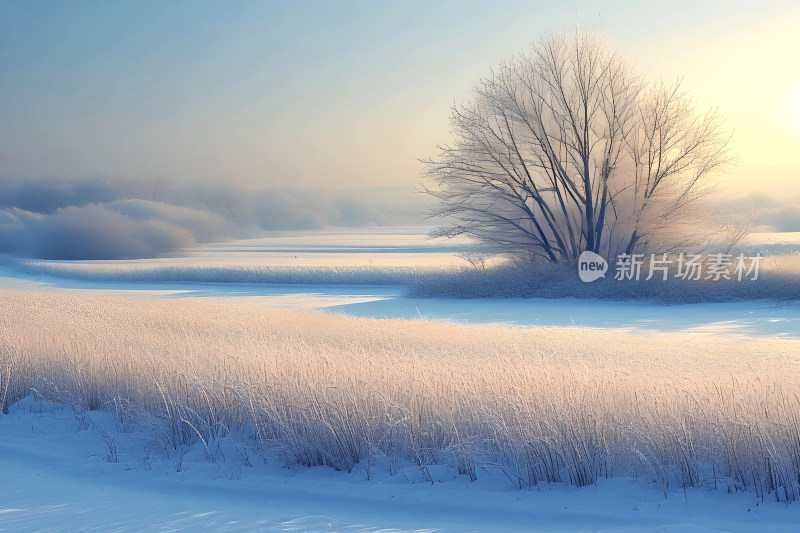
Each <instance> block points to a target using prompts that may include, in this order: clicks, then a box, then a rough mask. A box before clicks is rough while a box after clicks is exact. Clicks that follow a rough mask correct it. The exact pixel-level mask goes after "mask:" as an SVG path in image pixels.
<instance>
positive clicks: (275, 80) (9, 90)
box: [0, 0, 800, 188]
mask: <svg viewBox="0 0 800 533" xmlns="http://www.w3.org/2000/svg"><path fill="white" fill-rule="evenodd" d="M753 4H755V3H753V2H701V1H688V2H686V1H677V2H667V3H664V4H662V5H645V3H638V2H630V3H629V2H621V1H613V2H608V1H606V2H563V3H557V2H488V1H485V2H474V1H470V2H424V1H404V2H399V1H398V2H333V1H331V2H243V1H235V2H209V1H199V0H194V1H173V2H163V1H133V0H131V1H128V2H122V1H109V0H92V1H86V0H75V1H70V2H61V1H42V2H31V1H25V0H20V1H17V0H0V176H4V177H12V178H27V177H44V176H58V177H67V178H70V177H84V176H97V175H103V176H110V177H114V176H120V177H128V178H130V177H142V178H144V179H152V178H154V177H162V178H166V179H169V178H176V179H186V180H203V181H220V180H236V181H241V182H250V183H258V184H260V185H268V186H280V187H298V188H307V187H318V186H322V187H325V188H340V187H351V186H372V185H413V184H415V183H417V181H418V180H419V165H418V164H417V162H416V159H417V158H419V157H423V156H426V155H430V154H432V153H433V152H434V148H435V145H436V144H437V143H445V142H447V141H448V140H449V127H448V122H447V120H448V113H449V106H450V105H451V104H452V103H453V101H456V100H463V99H465V98H468V96H469V90H470V88H471V87H472V85H473V84H474V83H475V82H476V81H477V79H478V78H479V77H480V76H482V75H485V74H486V73H487V72H488V70H489V69H490V68H491V67H492V66H494V65H496V64H497V63H498V62H499V61H501V60H502V59H503V58H505V57H508V56H510V55H511V54H513V53H515V52H518V51H521V50H524V49H525V48H527V47H528V46H529V45H530V43H531V42H533V41H535V40H537V39H538V38H540V37H541V36H542V35H543V34H544V33H546V32H547V31H549V30H557V29H567V30H569V29H572V28H574V27H575V26H576V24H577V26H578V27H579V28H586V29H594V30H601V31H603V32H604V33H606V34H607V35H608V36H609V38H610V40H611V41H612V42H614V43H615V44H617V45H618V46H619V47H620V48H621V49H623V50H624V51H626V52H627V53H628V55H629V56H630V57H631V58H632V59H633V60H634V61H636V62H637V63H638V65H639V66H640V68H642V69H643V70H645V71H647V72H649V73H650V74H659V75H664V76H666V77H668V78H672V77H675V76H678V75H681V74H685V75H686V86H687V88H689V89H691V90H693V92H695V94H696V95H697V96H698V99H699V100H700V102H701V103H703V104H708V105H712V104H713V105H718V106H719V107H720V109H721V110H722V111H723V113H724V114H726V115H728V116H730V117H731V122H732V125H733V126H735V127H736V128H737V142H738V143H739V146H737V148H738V149H739V152H740V154H741V155H742V161H741V164H740V167H739V168H738V169H737V170H736V172H735V174H734V181H735V184H736V185H737V187H745V188H747V187H748V185H747V184H748V180H749V179H755V178H756V177H757V176H754V175H753V174H754V173H757V172H760V171H761V170H763V169H764V168H765V165H766V166H769V165H772V166H771V167H769V168H770V169H771V170H770V173H771V175H773V177H774V178H773V179H774V181H775V182H776V183H795V182H796V181H795V180H796V179H797V177H798V176H797V169H798V165H797V160H796V157H795V156H794V155H793V154H792V155H791V156H788V159H787V156H786V154H785V153H784V154H783V155H781V157H780V158H777V157H776V156H775V155H770V154H772V153H773V152H774V153H775V154H778V153H783V152H785V150H782V151H781V150H778V149H776V146H777V147H778V148H780V147H783V146H784V145H785V146H786V147H790V146H796V143H797V142H798V141H800V129H798V128H797V127H796V123H797V122H798V121H800V90H799V89H800V73H798V71H797V67H796V63H797V58H796V54H797V50H800V42H799V41H798V38H797V37H796V34H797V33H798V28H800V16H799V15H800V8H798V7H797V3H796V2H767V3H761V5H760V6H758V7H755V6H754V5H753ZM787 60H790V61H789V62H787ZM792 106H796V107H792ZM787 118H788V120H787ZM772 137H775V138H774V139H773V138H772ZM742 141H743V142H744V144H743V145H742V144H741V143H742ZM781 143H783V144H781ZM742 148H744V149H742ZM751 177H752V178H751Z"/></svg>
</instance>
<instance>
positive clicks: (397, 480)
mask: <svg viewBox="0 0 800 533" xmlns="http://www.w3.org/2000/svg"><path fill="white" fill-rule="evenodd" d="M0 435H2V437H1V438H0V472H1V473H2V475H0V531H78V530H82V531H275V532H278V531H293V532H297V533H303V532H315V531H326V532H343V533H344V532H348V533H360V532H386V533H389V532H400V531H404V532H405V531H408V532H433V531H441V532H461V531H465V532H466V531H487V532H489V531H491V532H495V531H496V532H504V531H508V532H514V531H520V532H523V531H525V532H562V531H563V532H567V531H587V532H588V531H597V532H608V533H637V532H647V531H652V532H658V533H673V532H674V533H715V532H753V531H759V532H763V533H769V532H791V531H797V527H798V524H800V507H798V506H797V505H788V506H787V505H785V504H782V503H776V502H774V501H767V502H761V501H760V500H757V499H756V498H755V497H754V495H753V494H748V493H734V494H725V493H724V492H722V491H710V490H707V489H688V490H686V491H685V492H683V491H679V490H673V491H672V492H671V494H670V495H669V497H668V498H666V499H665V498H664V496H663V494H662V493H661V491H660V489H658V488H655V487H653V486H650V485H648V484H646V483H643V482H635V481H633V480H631V479H608V480H606V479H603V480H600V481H599V482H598V484H597V485H595V486H589V487H583V488H580V489H579V488H575V487H569V486H563V485H560V484H553V485H549V486H547V485H545V486H542V487H538V488H536V489H532V490H524V491H519V490H513V489H510V488H509V486H508V482H507V480H505V479H499V478H497V477H496V474H495V475H494V477H493V476H490V475H489V474H488V473H482V474H483V475H481V476H480V478H479V479H478V480H477V481H475V482H472V483H471V482H469V481H468V480H467V479H466V478H465V477H464V476H459V475H458V474H457V473H456V472H454V471H453V469H448V468H441V469H438V470H436V471H435V472H434V474H435V484H434V485H430V484H429V483H425V482H423V481H422V480H421V479H420V478H419V475H418V471H416V469H415V468H408V469H406V470H405V471H404V472H401V473H399V474H397V475H395V476H389V475H388V474H386V469H385V468H384V469H381V468H376V469H375V473H374V474H373V477H372V479H371V480H369V481H367V480H365V474H364V472H363V471H362V470H354V471H353V472H351V473H343V472H336V471H334V470H332V469H329V468H325V467H316V468H302V467H301V468H296V469H294V470H287V469H283V468H280V467H278V466H275V465H265V464H263V463H261V462H254V463H253V465H252V467H247V468H245V467H243V466H242V465H241V464H240V463H239V464H237V463H236V462H234V461H230V462H228V463H223V464H212V463H209V462H208V460H207V459H206V457H205V456H204V452H203V449H202V446H201V445H197V446H195V447H194V448H191V449H188V450H187V451H186V453H185V455H184V456H183V457H182V459H181V462H180V464H177V463H176V461H175V460H174V458H172V457H165V456H164V455H163V454H162V453H160V451H159V450H153V449H149V448H148V446H147V444H146V440H145V439H143V438H142V436H141V435H138V434H135V433H129V432H121V431H120V430H119V428H118V425H117V422H116V421H115V420H114V418H113V417H112V416H111V415H110V414H109V413H106V412H100V411H91V412H87V411H80V410H75V409H70V408H69V407H65V406H60V405H55V404H50V403H47V402H44V401H42V400H40V399H35V398H34V397H28V398H26V399H24V400H23V401H22V402H20V403H19V404H17V405H14V406H12V409H11V412H10V414H9V415H6V416H2V417H0ZM109 444H110V445H111V448H110V447H109ZM112 450H113V455H112ZM231 451H232V450H231ZM232 453H235V452H232Z"/></svg>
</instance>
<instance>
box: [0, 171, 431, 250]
mask: <svg viewBox="0 0 800 533" xmlns="http://www.w3.org/2000/svg"><path fill="white" fill-rule="evenodd" d="M424 205H425V200H424V198H422V197H420V196H419V195H415V194H414V193H413V191H411V190H410V189H405V188H375V189H353V190H343V191H323V192H317V191H293V190H269V189H260V190H259V189H256V190H252V189H251V190H246V189H240V188H236V187H223V186H209V185H192V186H189V185H188V184H183V185H176V184H170V183H165V182H162V181H160V180H147V181H138V182H136V181H118V180H103V179H86V180H77V181H75V180H73V181H68V180H57V179H47V180H45V179H42V180H27V181H17V182H12V181H10V180H4V181H2V180H0V253H8V254H14V255H22V256H28V257H36V258H42V259H142V258H151V257H159V256H163V255H167V254H170V253H174V252H176V251H178V250H180V249H181V248H185V247H187V246H191V245H192V244H195V243H206V242H217V241H224V240H229V239H234V238H250V237H258V236H260V235H263V234H264V233H265V232H269V231H278V230H310V229H321V228H326V227H367V226H386V225H396V224H419V223H420V222H421V220H422V217H421V212H422V211H423V210H424Z"/></svg>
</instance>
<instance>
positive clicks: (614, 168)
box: [423, 34, 730, 263]
mask: <svg viewBox="0 0 800 533" xmlns="http://www.w3.org/2000/svg"><path fill="white" fill-rule="evenodd" d="M451 124H452V128H453V132H454V134H455V137H456V141H455V144H454V145H452V146H444V147H440V154H439V156H438V157H437V158H435V159H429V160H424V161H423V163H425V165H426V181H425V184H424V185H423V190H424V191H425V192H427V193H428V194H430V195H432V196H434V197H435V198H437V199H438V200H439V201H438V203H437V205H436V207H435V208H434V209H433V211H432V212H431V215H433V216H436V217H444V218H445V219H446V220H447V221H448V225H447V226H445V227H441V228H439V229H438V230H436V231H435V232H434V233H433V235H434V236H447V237H452V236H456V235H470V236H473V237H476V238H478V239H479V240H482V241H484V242H487V243H490V244H492V245H493V246H494V247H495V248H496V249H498V250H499V251H503V252H507V253H512V254H516V255H520V254H524V255H527V256H530V257H541V258H544V259H546V260H548V261H551V262H554V263H557V262H569V261H574V260H576V259H577V257H578V256H579V255H580V253H581V252H582V251H584V250H590V251H593V252H596V253H605V254H607V256H613V255H616V254H617V253H620V252H628V253H631V252H634V251H641V250H645V249H649V248H652V247H654V246H656V245H657V246H658V247H659V251H664V252H666V251H669V249H671V248H672V247H674V246H676V245H677V244H679V243H686V242H688V241H690V240H691V241H693V240H696V239H697V238H698V237H702V236H704V235H707V232H706V230H704V231H698V230H697V227H698V225H697V224H696V223H695V224H693V225H688V224H683V222H685V221H687V220H689V219H690V218H691V219H692V220H694V221H695V222H696V208H697V207H698V205H699V201H700V199H702V198H703V196H704V194H706V193H707V192H708V190H709V189H708V187H707V185H708V180H707V178H708V176H710V175H711V174H712V173H713V172H714V171H716V170H719V169H720V168H721V167H723V166H725V165H726V164H727V163H728V162H729V161H730V156H729V151H728V146H729V141H730V135H729V134H728V133H727V132H726V131H725V130H724V129H723V123H722V121H721V120H720V118H719V117H718V115H717V114H716V113H715V112H709V113H706V114H702V115H699V114H697V113H696V112H695V108H694V105H693V104H692V102H691V101H690V100H689V99H688V98H687V96H686V95H685V94H683V93H682V92H681V89H680V83H676V84H674V85H665V84H663V83H662V84H648V83H646V82H645V81H644V79H643V78H642V76H640V75H638V74H636V73H635V72H634V71H633V70H632V68H631V67H630V66H629V65H628V64H627V62H626V61H625V60H624V59H623V58H622V57H621V56H620V55H619V54H617V53H616V52H615V51H614V50H613V49H612V48H611V47H609V46H608V45H607V44H606V43H605V42H604V41H603V40H602V39H600V38H599V37H597V36H594V35H591V34H577V35H573V36H564V35H553V36H550V37H548V38H546V39H544V40H542V41H541V42H540V43H539V44H538V45H536V46H534V47H533V49H532V51H531V52H529V53H527V54H522V55H520V56H518V57H515V58H514V59H512V60H511V61H509V62H507V63H504V64H502V65H500V67H499V68H497V69H496V70H494V71H492V72H491V74H490V75H489V76H488V77H487V78H485V79H482V80H480V82H479V84H478V86H477V87H476V89H475V94H474V98H473V99H472V101H471V102H469V103H468V104H465V105H461V106H454V107H453V109H452V115H451ZM687 230H688V231H687Z"/></svg>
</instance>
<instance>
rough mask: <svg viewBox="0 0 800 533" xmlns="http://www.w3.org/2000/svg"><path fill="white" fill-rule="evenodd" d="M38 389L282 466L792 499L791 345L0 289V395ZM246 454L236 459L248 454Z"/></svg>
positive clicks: (799, 442) (171, 437)
mask: <svg viewBox="0 0 800 533" xmlns="http://www.w3.org/2000/svg"><path fill="white" fill-rule="evenodd" d="M31 389H34V390H36V391H37V392H38V393H39V394H42V395H44V396H47V397H49V398H51V399H54V400H58V401H62V402H69V403H72V404H74V405H79V406H83V407H85V408H88V409H99V408H106V409H109V410H111V411H112V412H114V413H116V414H117V415H118V416H119V417H120V418H123V417H127V418H126V419H135V420H137V421H139V423H141V422H142V421H143V420H144V421H149V423H150V427H154V428H157V430H158V433H159V434H160V435H161V439H162V440H163V442H165V443H167V444H168V445H170V446H172V447H174V448H175V449H179V448H181V447H182V446H186V445H188V444H191V443H197V442H202V443H203V445H205V446H206V450H207V451H208V456H209V459H211V460H217V459H218V458H219V453H220V452H219V450H220V448H219V442H220V439H222V438H224V437H226V436H227V437H228V438H229V437H230V435H231V434H236V435H240V436H241V441H240V442H241V444H242V447H243V448H244V447H245V446H247V447H249V448H250V449H251V450H252V449H253V448H255V449H256V450H257V451H258V453H259V454H260V455H261V456H262V457H264V458H265V459H267V458H270V457H275V456H276V454H277V455H279V456H280V457H281V458H282V459H283V461H285V463H286V464H287V465H294V464H304V465H319V464H325V465H330V466H333V467H335V468H339V469H343V470H349V469H352V468H353V467H354V465H356V464H361V465H364V466H365V467H366V468H367V471H369V468H370V465H372V464H374V462H375V460H376V459H381V460H382V461H384V460H385V463H386V464H388V465H389V468H390V469H394V468H396V465H398V464H402V463H404V462H407V461H412V462H414V463H416V465H417V467H418V468H419V469H420V471H421V472H423V475H427V474H426V473H427V468H428V467H429V466H430V465H432V464H436V463H449V464H452V465H453V466H454V467H455V466H457V467H458V469H459V471H460V472H461V473H463V474H466V475H469V476H470V477H473V478H474V477H475V476H476V475H477V473H478V472H479V471H481V470H482V469H494V471H497V472H502V473H504V474H505V475H507V476H508V478H509V479H510V480H512V481H513V482H514V483H515V484H516V485H518V486H520V487H525V486H529V485H533V484H537V483H540V482H568V483H573V484H576V485H586V484H591V483H593V482H595V481H596V480H597V479H598V478H599V477H601V476H617V475H634V476H640V477H645V478H647V479H650V480H652V481H654V482H657V483H659V484H660V485H661V486H662V488H663V489H664V490H665V493H666V490H667V488H668V487H669V486H670V485H675V484H677V485H680V486H716V487H721V488H723V489H724V488H727V489H728V490H744V489H749V490H754V491H756V492H757V493H758V494H759V495H760V496H762V497H764V496H765V495H772V496H773V497H776V498H779V499H781V500H795V499H797V498H798V496H800V488H799V486H798V482H799V481H800V477H799V473H800V400H799V399H798V396H797V394H798V391H800V342H798V341H794V340H778V339H773V340H765V339H759V340H746V339H736V338H733V337H721V336H706V335H699V334H658V335H656V334H653V335H637V334H622V333H614V332H604V331H595V330H575V329H539V330H511V329H504V328H493V327H482V326H457V325H448V324H439V323H429V322H421V321H387V320H371V319H356V318H346V317H339V316H326V315H322V314H311V313H297V312H288V311H279V310H272V309H265V308H263V307H256V306H251V305H238V304H217V303H213V302H198V301H191V302H189V301H166V300H155V299H145V298H142V299H139V298H105V297H94V296H83V295H81V296H70V295H63V294H46V293H31V292H17V291H10V290H4V291H0V401H2V402H3V404H4V406H7V405H9V404H10V403H13V402H15V401H17V400H18V399H20V398H21V397H23V396H25V395H28V394H29V393H30V391H31ZM243 455H244V454H243Z"/></svg>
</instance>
